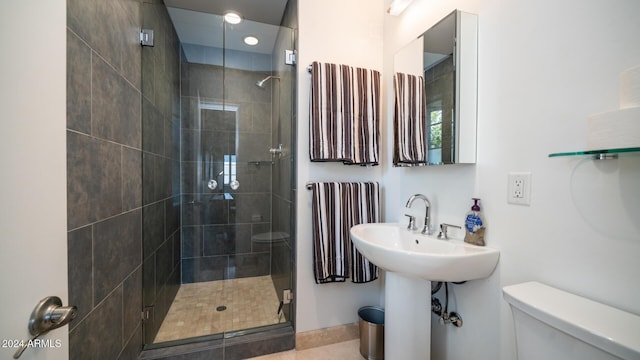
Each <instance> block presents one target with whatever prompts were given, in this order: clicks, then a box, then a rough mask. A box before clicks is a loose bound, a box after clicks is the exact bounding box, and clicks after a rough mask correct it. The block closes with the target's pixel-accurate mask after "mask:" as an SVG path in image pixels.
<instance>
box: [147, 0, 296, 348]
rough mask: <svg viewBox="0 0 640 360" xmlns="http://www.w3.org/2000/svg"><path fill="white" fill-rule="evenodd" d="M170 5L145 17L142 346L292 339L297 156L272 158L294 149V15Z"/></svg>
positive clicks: (158, 7) (288, 11) (154, 8)
mask: <svg viewBox="0 0 640 360" xmlns="http://www.w3.org/2000/svg"><path fill="white" fill-rule="evenodd" d="M165 3H167V7H165V6H164V5H157V4H145V11H144V14H143V15H144V18H145V28H155V38H156V39H155V41H156V46H154V47H153V48H150V47H145V48H143V71H142V73H143V104H146V106H143V147H144V139H148V140H149V141H148V142H149V144H150V146H149V151H145V154H144V156H143V192H144V193H146V192H145V189H146V190H147V192H148V193H149V194H150V195H149V196H148V197H147V198H145V199H144V200H143V202H144V207H143V218H144V220H143V221H144V223H145V226H144V229H143V231H144V232H145V234H143V237H144V257H145V261H144V265H143V277H144V280H143V282H144V283H143V289H144V294H143V301H144V306H145V310H144V311H143V314H144V317H146V318H147V319H145V321H144V323H143V327H144V337H145V348H146V349H155V348H159V347H167V346H172V345H176V344H184V343H185V342H203V341H212V340H216V339H223V338H224V339H227V338H232V337H237V336H242V335H243V334H246V333H251V334H255V333H265V334H267V335H268V333H269V331H271V330H272V329H275V330H274V331H276V332H280V333H282V329H290V330H291V334H293V331H292V330H293V319H292V314H293V311H292V309H291V306H292V304H291V303H289V301H288V299H286V298H285V297H284V294H285V293H287V292H291V291H292V289H293V265H292V264H293V245H292V243H293V239H292V237H291V235H290V234H292V233H293V231H292V229H293V226H294V219H293V218H292V214H293V212H292V209H294V206H293V201H294V198H293V196H292V192H293V184H294V182H293V176H292V173H293V164H294V158H293V154H292V153H291V152H290V151H287V152H282V153H277V154H276V153H274V152H273V151H270V149H274V148H277V147H278V146H279V145H280V144H283V145H282V146H283V147H284V148H287V149H291V148H294V147H293V146H292V139H293V136H292V131H293V125H292V119H293V108H292V107H293V100H292V95H293V94H294V80H295V68H294V67H293V66H291V65H286V64H285V63H284V56H285V50H289V49H293V47H294V42H293V40H294V37H293V30H292V29H291V28H290V27H287V26H282V24H287V23H291V22H292V21H294V20H295V19H294V18H293V17H294V12H293V11H292V10H291V6H290V5H286V6H284V7H283V12H284V13H283V15H282V16H281V19H282V21H281V23H279V24H277V25H276V24H268V23H259V22H256V21H251V20H250V19H246V18H245V19H243V21H242V22H241V23H239V24H231V23H228V22H227V21H225V20H224V17H223V16H222V14H216V13H211V12H204V11H195V10H193V9H189V10H187V9H180V8H174V7H171V6H170V4H171V2H170V1H169V2H165ZM285 4H286V2H285ZM163 14H164V15H163ZM248 34H251V35H252V36H254V37H256V38H258V39H259V45H253V46H250V45H247V44H246V43H244V41H243V38H244V37H245V36H246V35H248ZM145 76H146V77H147V78H146V79H145ZM145 85H146V88H145ZM145 90H146V91H145ZM144 119H147V120H144ZM159 138H162V139H163V145H162V146H161V145H153V144H155V142H157V141H158V139H159ZM147 235H148V236H147ZM291 339H293V338H291ZM291 344H293V342H292V341H291ZM291 346H292V345H291Z"/></svg>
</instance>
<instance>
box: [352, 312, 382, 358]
mask: <svg viewBox="0 0 640 360" xmlns="http://www.w3.org/2000/svg"><path fill="white" fill-rule="evenodd" d="M358 316H359V317H360V322H359V326H360V355H362V356H363V357H364V358H365V359H368V360H378V359H384V309H382V308H380V307H377V306H364V307H361V308H360V310H358Z"/></svg>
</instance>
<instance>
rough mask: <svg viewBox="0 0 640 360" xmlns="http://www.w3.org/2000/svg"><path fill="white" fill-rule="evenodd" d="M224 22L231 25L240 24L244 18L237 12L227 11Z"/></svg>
mask: <svg viewBox="0 0 640 360" xmlns="http://www.w3.org/2000/svg"><path fill="white" fill-rule="evenodd" d="M224 21H226V22H228V23H229V24H239V23H240V21H242V17H240V14H238V13H237V12H234V11H227V12H226V13H225V14H224Z"/></svg>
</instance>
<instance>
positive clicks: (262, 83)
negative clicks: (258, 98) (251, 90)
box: [256, 75, 280, 89]
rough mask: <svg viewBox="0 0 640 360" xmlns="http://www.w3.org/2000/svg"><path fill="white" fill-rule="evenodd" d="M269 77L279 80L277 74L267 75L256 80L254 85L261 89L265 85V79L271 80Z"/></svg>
mask: <svg viewBox="0 0 640 360" xmlns="http://www.w3.org/2000/svg"><path fill="white" fill-rule="evenodd" d="M271 79H276V80H280V78H279V77H277V76H273V75H269V76H267V77H266V78H264V79H262V80H260V81H258V82H257V83H256V86H257V87H259V88H261V89H264V87H265V85H264V84H265V83H266V82H267V81H269V80H271Z"/></svg>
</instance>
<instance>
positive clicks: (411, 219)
mask: <svg viewBox="0 0 640 360" xmlns="http://www.w3.org/2000/svg"><path fill="white" fill-rule="evenodd" d="M416 199H420V200H422V201H423V202H424V206H425V207H426V210H425V215H424V227H423V228H422V231H421V233H422V234H426V235H431V224H430V223H429V213H430V209H431V203H429V200H428V199H427V197H426V196H424V195H422V194H415V195H411V197H410V198H409V200H407V205H405V207H406V208H410V207H411V205H413V202H414V201H415V200H416ZM405 216H408V217H409V226H408V227H407V229H409V230H415V229H416V226H415V222H414V221H415V218H414V217H413V216H411V215H407V214H405Z"/></svg>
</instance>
